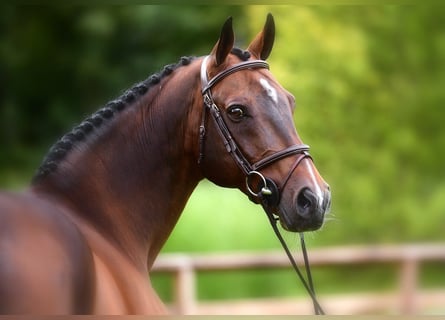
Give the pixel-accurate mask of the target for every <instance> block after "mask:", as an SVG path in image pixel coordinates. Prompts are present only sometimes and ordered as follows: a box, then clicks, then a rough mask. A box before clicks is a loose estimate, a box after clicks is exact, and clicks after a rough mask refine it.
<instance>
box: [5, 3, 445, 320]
mask: <svg viewBox="0 0 445 320" xmlns="http://www.w3.org/2000/svg"><path fill="white" fill-rule="evenodd" d="M268 12H271V13H272V14H273V15H274V17H275V21H276V28H277V32H276V42H275V47H274V50H273V51H272V54H271V56H270V58H269V62H270V65H271V71H272V73H273V74H274V75H275V76H276V78H277V79H278V80H279V82H280V83H281V84H282V85H283V86H284V87H286V88H287V89H288V90H289V91H291V92H292V93H293V94H294V96H295V97H296V100H297V109H296V112H295V123H296V127H297V129H298V132H299V134H300V136H301V137H302V139H303V141H304V142H305V143H307V144H309V145H310V146H311V147H312V149H311V154H312V156H313V157H314V159H315V163H316V165H317V168H318V169H319V171H320V172H321V174H322V175H323V176H324V178H325V179H326V180H327V181H328V183H329V184H330V185H331V189H332V196H333V205H332V212H331V214H330V216H329V218H328V221H327V222H326V223H325V225H324V226H323V228H322V229H321V230H320V231H317V232H313V233H309V234H307V235H306V241H307V244H308V246H309V247H310V250H311V251H312V250H314V251H317V250H325V249H329V248H337V247H339V246H348V247H350V246H362V245H363V246H369V245H372V246H378V248H385V247H387V246H391V247H392V248H399V245H400V246H403V247H400V248H405V249H406V246H407V245H412V244H416V245H418V244H421V245H426V244H427V245H430V244H434V245H435V248H439V249H440V248H441V243H442V242H444V240H445V232H444V231H445V169H444V160H445V129H444V128H443V122H444V121H445V108H444V107H443V106H442V107H441V104H442V103H443V101H444V98H445V89H444V88H445V63H444V62H445V61H444V60H445V24H444V23H443V17H444V15H445V7H444V6H440V5H434V6H428V5H416V6H394V5H375V6H371V5H360V6H346V5H341V6H327V5H326V6H296V5H295V6H259V5H255V6H186V5H182V6H168V5H162V6H151V5H150V6H112V7H101V6H49V7H39V6H24V7H19V6H11V7H7V6H3V8H2V10H1V11H0V187H1V188H2V189H10V190H22V189H24V188H26V186H27V185H28V183H29V181H30V179H31V178H32V175H33V173H34V171H35V170H36V168H37V167H38V165H39V164H40V162H41V161H42V159H43V157H44V155H45V153H46V152H47V150H48V149H49V147H50V146H51V145H52V143H54V142H55V141H56V140H57V138H58V137H60V136H61V135H62V134H64V133H65V132H67V131H69V130H70V129H71V128H72V127H73V126H74V125H75V124H77V123H79V122H81V120H82V119H84V118H85V117H86V116H88V115H89V114H91V113H93V112H94V111H95V110H97V109H99V108H100V107H101V106H103V105H104V104H105V103H106V102H107V101H109V100H112V99H113V98H114V97H117V96H119V95H120V94H121V93H122V92H123V91H124V90H125V89H127V88H129V87H130V86H132V85H133V84H134V83H136V82H139V81H141V80H143V79H145V78H147V77H148V76H149V75H150V74H152V73H154V72H157V71H159V70H160V69H161V68H162V67H163V66H164V65H166V64H169V63H172V62H176V61H178V60H179V58H180V57H181V56H184V55H196V56H199V55H205V54H207V53H208V52H209V51H210V50H211V48H212V47H213V45H214V44H215V42H216V40H217V39H218V36H219V32H220V27H221V25H222V23H223V22H224V21H225V19H226V18H227V17H228V16H233V17H234V28H235V34H236V42H237V45H238V46H240V47H246V46H247V45H248V43H249V42H250V40H251V39H252V38H253V37H254V36H255V35H256V33H257V32H259V31H260V30H261V28H262V26H263V24H264V22H265V17H266V14H267V13H268ZM285 238H286V240H287V241H288V242H289V243H290V244H291V247H292V250H294V251H295V252H296V254H297V255H299V247H298V244H297V240H298V236H297V235H293V234H286V235H285ZM394 246H396V247H394ZM438 246H439V247H438ZM421 248H423V247H421ZM421 248H420V249H419V248H418V251H424V250H422V249H421ZM275 250H280V245H279V243H278V241H277V240H276V239H275V237H274V235H273V232H272V230H271V228H270V226H269V224H268V221H267V218H266V216H265V215H264V213H263V212H262V210H261V208H259V207H257V206H255V205H253V204H251V203H250V202H249V201H248V199H247V198H246V197H245V196H244V195H242V194H241V193H240V192H238V191H236V190H228V189H222V188H219V187H216V186H214V185H212V184H211V183H209V182H207V181H203V182H202V183H201V184H200V185H199V186H198V188H197V189H196V191H195V193H194V194H193V195H192V198H191V199H190V201H189V203H188V205H187V207H186V209H185V211H184V213H183V215H182V217H181V219H180V221H179V224H178V225H177V227H176V229H175V230H174V232H173V234H172V236H171V238H170V239H169V241H168V243H167V244H166V246H165V248H164V249H163V254H171V253H175V252H181V253H183V254H184V253H186V254H205V253H213V254H214V253H227V252H238V254H239V253H244V252H249V254H251V253H252V252H253V253H258V254H260V253H262V252H269V251H275ZM363 251H365V249H364V250H363ZM439 251H440V250H439ZM443 251H445V246H444V250H443ZM322 252H324V251H322ZM395 252H397V250H396V251H395ZM283 254H284V253H283ZM345 259H346V260H347V257H345ZM442 259H443V258H442ZM439 260H440V259H439ZM443 267H444V263H443V261H436V260H434V259H431V261H426V262H425V263H423V264H422V268H421V269H419V271H418V273H417V275H418V278H417V280H416V281H417V283H416V287H418V288H420V289H422V290H436V289H440V288H445V277H444V276H443ZM399 269H400V268H399V267H398V264H397V263H395V262H394V261H392V262H391V261H390V262H389V263H387V264H385V263H384V264H376V263H366V264H364V263H361V264H359V265H347V264H345V265H333V266H322V267H320V268H315V269H314V271H313V273H314V278H315V284H316V286H317V289H318V291H319V293H320V295H321V296H323V295H326V296H328V295H336V294H352V293H355V292H374V293H377V294H380V293H381V292H388V291H393V290H396V291H397V290H399V289H400V285H401V284H400V274H399V271H400V270H399ZM416 270H417V269H416ZM153 284H154V286H155V287H156V288H157V290H158V292H159V293H160V295H161V297H162V298H163V299H164V300H166V301H170V302H174V300H175V297H176V294H175V292H174V287H175V278H174V277H172V276H171V275H170V274H167V273H165V272H159V273H156V274H155V275H154V279H153ZM402 287H403V285H402ZM194 290H195V291H194V294H195V295H196V298H197V299H199V300H204V301H213V300H219V299H232V300H233V299H246V298H249V299H250V298H258V299H265V298H268V297H301V298H305V297H306V296H305V294H304V291H303V289H302V286H301V285H300V284H299V283H298V282H297V280H296V278H295V275H294V274H293V273H292V271H291V270H290V269H277V270H262V269H261V270H259V269H255V270H242V271H233V272H229V273H227V272H204V273H202V274H198V275H197V279H196V288H195V289H194ZM305 299H307V298H305ZM351 303H352V302H351ZM394 308H395V307H394ZM344 310H346V309H344ZM417 311H418V310H416V312H417ZM339 312H340V313H341V311H339ZM370 312H371V311H370ZM379 312H385V313H391V312H398V311H397V310H396V309H385V310H383V311H379ZM419 312H429V313H441V312H445V309H443V307H442V309H440V308H438V309H437V308H435V309H427V310H420V311H419ZM345 313H347V311H345Z"/></svg>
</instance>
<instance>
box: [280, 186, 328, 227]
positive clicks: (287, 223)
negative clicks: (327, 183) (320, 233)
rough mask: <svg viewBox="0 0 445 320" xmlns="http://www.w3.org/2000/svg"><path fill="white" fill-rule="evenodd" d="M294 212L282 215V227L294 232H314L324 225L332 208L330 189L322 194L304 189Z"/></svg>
mask: <svg viewBox="0 0 445 320" xmlns="http://www.w3.org/2000/svg"><path fill="white" fill-rule="evenodd" d="M294 204H295V205H294V210H292V211H293V212H292V213H291V212H289V210H283V211H282V212H281V213H280V220H281V225H282V226H283V228H284V229H286V230H288V231H292V232H304V231H314V230H317V229H319V228H320V227H321V226H322V225H323V221H324V218H325V215H326V213H327V212H329V209H330V206H331V193H330V190H329V187H326V190H325V191H324V192H323V193H322V194H316V193H314V192H313V191H312V190H311V189H309V188H303V189H302V190H300V192H299V193H298V194H297V196H296V198H295V201H294Z"/></svg>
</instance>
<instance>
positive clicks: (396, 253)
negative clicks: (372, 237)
mask: <svg viewBox="0 0 445 320" xmlns="http://www.w3.org/2000/svg"><path fill="white" fill-rule="evenodd" d="M309 258H310V262H311V266H312V267H314V268H316V267H320V266H323V267H329V266H358V265H374V264H385V265H397V266H399V287H398V289H397V291H396V292H389V293H357V294H352V295H336V296H323V295H322V296H320V297H319V298H320V301H321V304H322V306H323V307H324V309H325V311H326V312H327V313H328V314H369V313H395V314H419V313H423V312H425V310H431V308H436V309H435V312H439V313H442V314H445V288H444V289H441V290H429V291H425V290H421V289H420V288H419V273H420V268H421V267H422V265H423V264H424V263H426V262H440V263H442V262H445V244H421V245H394V246H354V247H331V248H326V249H317V250H311V251H310V252H309ZM296 261H297V264H299V265H300V266H301V265H303V261H302V258H301V257H296ZM444 266H445V265H444ZM290 267H291V266H290V263H289V261H288V260H287V257H286V255H285V253H284V252H282V251H277V252H263V253H227V254H206V255H185V254H163V255H161V256H160V257H159V258H158V259H157V261H156V262H155V265H154V266H153V269H152V271H151V272H152V273H156V272H161V273H166V272H167V273H171V274H172V275H173V276H174V282H173V283H174V288H173V292H174V302H173V304H172V305H171V310H172V312H173V313H176V314H312V304H311V302H310V299H309V297H304V298H295V299H290V298H282V299H277V298H275V299H252V300H236V301H226V300H221V301H217V302H214V301H212V302H208V301H207V302H206V301H198V300H197V293H196V282H197V277H196V275H197V272H203V271H205V272H211V271H234V270H241V269H258V268H261V269H267V268H274V269H276V268H290ZM444 277H445V274H444Z"/></svg>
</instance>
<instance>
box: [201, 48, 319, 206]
mask: <svg viewBox="0 0 445 320" xmlns="http://www.w3.org/2000/svg"><path fill="white" fill-rule="evenodd" d="M208 59H209V56H207V57H205V58H204V60H203V62H202V64H201V85H202V91H201V92H202V95H203V98H204V107H205V108H204V110H203V112H202V119H201V125H200V127H199V159H198V163H201V162H202V160H203V158H204V140H205V134H206V127H205V125H206V117H207V112H209V113H210V115H211V116H212V119H213V120H214V123H215V125H216V129H217V131H218V133H219V135H220V136H221V139H222V141H223V143H224V146H225V147H226V150H227V152H229V154H230V155H231V156H232V158H233V159H234V161H235V163H236V164H237V165H238V167H239V168H240V169H241V170H242V171H243V173H244V174H245V176H246V187H247V190H248V192H249V193H250V195H251V200H254V198H258V199H260V200H261V203H262V204H263V205H266V206H268V207H271V208H272V207H276V206H277V205H278V204H279V202H280V191H282V190H283V189H284V187H285V186H286V184H287V182H288V180H289V178H290V177H291V175H292V173H293V172H294V171H295V169H296V168H297V166H298V165H299V164H300V163H301V161H302V160H303V159H305V158H311V156H310V155H309V146H308V145H306V144H300V145H293V146H290V147H288V148H285V149H283V150H280V151H278V152H275V153H273V154H271V155H268V156H266V157H264V158H263V159H261V160H259V161H257V162H255V163H253V164H252V163H250V162H249V161H248V160H247V158H246V157H245V156H244V154H243V152H242V151H241V149H240V148H239V147H238V145H237V143H236V141H235V140H234V139H233V137H232V135H231V133H230V130H229V128H228V127H227V125H226V123H225V121H224V119H223V117H222V116H221V110H220V109H219V107H218V106H217V105H216V103H215V101H214V100H213V97H212V92H211V89H212V87H213V86H214V85H215V84H217V83H218V82H220V81H221V80H222V79H224V78H226V77H227V76H229V75H231V74H233V73H235V72H238V71H240V70H246V69H269V64H268V63H267V62H266V61H263V60H251V61H243V62H240V63H238V64H235V65H233V66H232V67H230V68H228V69H226V70H223V71H221V72H220V73H218V74H217V75H216V76H214V77H213V78H212V79H210V80H209V79H208V77H207V62H208ZM291 155H298V157H297V159H296V160H295V162H294V165H293V166H292V167H291V170H290V171H289V173H288V174H287V176H286V178H285V179H284V181H283V183H281V185H280V187H278V186H277V184H276V183H275V182H274V181H273V180H272V179H270V178H267V177H264V176H263V174H261V173H260V172H259V171H260V170H261V169H263V168H265V167H267V166H269V165H271V164H272V163H274V162H276V161H278V160H281V159H283V158H286V157H289V156H291ZM254 176H258V177H259V178H260V180H261V181H262V183H263V186H262V187H261V188H252V187H251V186H250V182H251V180H252V177H254ZM254 189H257V190H259V191H257V192H255V191H254Z"/></svg>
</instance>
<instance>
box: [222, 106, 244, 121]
mask: <svg viewBox="0 0 445 320" xmlns="http://www.w3.org/2000/svg"><path fill="white" fill-rule="evenodd" d="M227 114H228V115H229V118H230V119H231V120H233V121H241V120H242V119H243V118H244V117H245V116H246V112H245V109H244V107H243V106H239V105H234V106H231V107H229V109H228V110H227Z"/></svg>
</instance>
